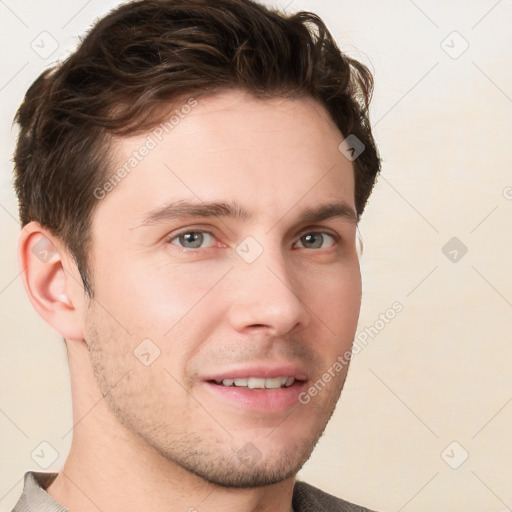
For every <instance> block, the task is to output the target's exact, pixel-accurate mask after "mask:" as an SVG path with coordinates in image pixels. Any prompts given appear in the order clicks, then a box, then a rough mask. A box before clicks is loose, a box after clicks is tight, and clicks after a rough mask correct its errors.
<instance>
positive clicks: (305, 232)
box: [166, 228, 341, 252]
mask: <svg viewBox="0 0 512 512" xmlns="http://www.w3.org/2000/svg"><path fill="white" fill-rule="evenodd" d="M188 233H206V234H208V235H210V236H211V237H212V238H216V237H215V235H214V234H213V232H212V231H209V230H207V229H190V228H188V229H186V230H183V231H179V232H178V233H173V234H172V235H170V236H169V237H167V239H166V243H169V244H171V245H176V244H172V241H173V240H174V239H176V238H179V237H180V236H181V235H186V234H188ZM311 234H314V235H318V234H321V235H328V236H330V237H331V238H333V239H334V242H335V243H334V244H333V246H334V245H337V244H339V242H340V240H341V238H340V236H339V235H338V234H336V233H333V232H331V231H325V230H321V229H319V230H317V231H312V230H309V231H303V232H302V233H301V234H300V235H299V236H298V238H297V240H298V241H299V240H300V239H301V238H302V237H303V236H305V235H311ZM176 247H178V248H179V249H183V251H194V252H198V251H204V250H206V249H210V248H211V247H200V248H197V249H194V248H190V247H182V246H180V245H176ZM331 248H332V246H331V247H326V248H325V249H331ZM301 249H307V248H306V247H301ZM313 250H317V251H319V250H322V249H321V248H319V249H313Z"/></svg>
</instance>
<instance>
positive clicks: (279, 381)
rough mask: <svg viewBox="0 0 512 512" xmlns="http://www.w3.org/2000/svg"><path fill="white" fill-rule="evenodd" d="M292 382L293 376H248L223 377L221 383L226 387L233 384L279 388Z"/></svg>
mask: <svg viewBox="0 0 512 512" xmlns="http://www.w3.org/2000/svg"><path fill="white" fill-rule="evenodd" d="M294 382H295V379H294V378H293V377H274V378H269V379H263V378H260V377H249V378H248V379H224V380H223V381H222V385H223V386H228V387H230V386H233V385H235V386H237V387H245V388H249V389H279V388H283V387H286V388H287V387H290V386H291V385H292V384H293V383H294ZM219 384H220V382H219Z"/></svg>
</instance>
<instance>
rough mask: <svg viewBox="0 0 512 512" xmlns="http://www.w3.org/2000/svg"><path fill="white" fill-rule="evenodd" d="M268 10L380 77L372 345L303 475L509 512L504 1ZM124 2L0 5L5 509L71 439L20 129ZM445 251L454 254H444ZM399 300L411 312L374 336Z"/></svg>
mask: <svg viewBox="0 0 512 512" xmlns="http://www.w3.org/2000/svg"><path fill="white" fill-rule="evenodd" d="M273 3H274V4H275V5H279V6H281V7H285V6H287V5H288V4H289V5H288V10H290V11H291V10H299V9H309V10H313V11H315V12H317V13H318V14H319V15H320V16H321V17H323V18H324V19H325V20H326V21H327V23H328V25H329V26H330V28H331V29H332V31H333V32H334V34H335V36H336V38H337V40H338V42H339V43H340V46H341V47H342V48H343V49H345V50H346V51H348V52H349V53H350V54H352V55H354V56H356V57H359V58H361V59H363V60H364V61H365V62H366V63H368V64H370V66H371V68H372V69H373V71H374V72H375V77H376V83H377V87H376V91H375V102H374V105H373V109H372V119H373V123H374V126H375V136H376V138H377V141H378V143H379V145H380V150H381V154H382V157H383V174H382V177H381V178H380V180H379V183H378V186H377V188H376V190H375V192H374V195H373V197H372V199H371V201H370V204H369V207H368V209H367V211H366V214H365V217H364V219H363V221H362V225H361V229H362V232H363V235H364V238H365V253H364V256H363V262H362V270H363V281H364V296H363V307H362V311H361V318H360V324H359V332H360V333H362V332H365V329H368V330H367V331H366V332H367V333H368V332H371V333H372V336H373V337H372V336H369V342H368V344H367V345H366V346H364V347H363V349H362V350H361V351H360V352H359V354H358V355H357V356H356V357H355V359H354V362H353V366H352V369H351V372H350V375H349V379H348V382H347V385H346V388H345V391H344V394H343V396H342V400H341V402H340V405H339V407H338V408H337V411H336V413H335V416H334V418H333V420H332V422H331V423H330V425H329V427H328V430H327V432H326V434H325V436H324V437H323V439H322V440H321V442H320V444H319V446H318V448H317V450H316V451H315V453H314V455H313V457H312V458H311V460H310V461H309V462H308V463H307V465H306V466H305V467H304V469H303V471H302V472H301V474H300V477H301V478H303V479H305V480H307V481H309V482H311V483H313V484H315V485H318V486H320V487H322V488H323V489H325V490H326V491H329V492H331V493H333V494H335V495H338V496H342V497H344V498H345V499H348V500H351V501H354V502H357V503H360V504H364V505H366V506H370V507H374V508H376V509H378V510H380V511H382V512H392V511H393V512H394V511H402V510H404V511H416V512H427V511H429V512H430V511H432V510H437V511H450V512H482V511H486V512H487V511H489V512H490V511H493V512H494V511H503V510H511V507H512V486H511V485H510V477H511V474H512V441H511V439H510V432H511V431H512V429H511V424H512V403H511V402H512V372H511V361H512V339H511V338H512V336H511V328H510V327H511V325H512V322H511V320H512V272H511V270H512V268H511V267H512V258H511V257H510V254H511V249H512V236H511V234H512V220H511V219H512V173H511V167H510V160H511V158H510V157H511V146H512V143H511V141H510V136H511V134H510V132H511V127H512V126H511V122H510V119H511V118H512V99H511V98H512V66H511V65H510V64H511V62H512V32H511V31H510V26H511V24H512V1H511V0H501V1H496V0H475V1H469V0H457V1H455V0H452V1H450V2H445V1H442V0H416V1H415V2H413V1H412V0H392V1H387V2H383V1H377V0H373V1H368V0H367V1H358V2H356V1H353V0H351V1H348V0H293V1H292V2H289V0H279V1H277V0H276V1H275V2H273ZM116 4H117V2H116V1H113V0H111V1H105V0H89V1H88V2H87V1H86V0H68V1H66V2H61V1H55V0H52V1H48V0H46V1H45V2H41V1H36V0H32V1H28V0H18V1H14V0H2V1H0V20H1V21H0V23H1V27H0V29H1V30H0V41H1V44H2V50H3V65H2V73H1V74H0V102H1V108H2V110H1V114H2V115H1V116H0V130H1V132H0V144H1V152H0V159H1V161H0V165H1V174H0V180H1V181H0V229H1V247H2V250H1V251H0V258H1V260H0V308H1V309H0V329H1V341H2V345H1V351H0V358H1V364H0V372H1V389H0V433H1V435H0V461H1V468H0V511H2V512H3V511H9V510H10V507H12V506H13V505H14V503H15V502H16V500H17V499H18V496H19V494H20V493H21V489H22V476H23V473H24V472H25V471H27V470H29V469H34V470H41V468H39V467H38V466H37V464H36V463H35V462H34V460H32V458H31V453H32V452H33V450H34V449H35V448H36V447H38V446H39V444H40V443H41V442H42V441H46V442H49V443H50V444H51V445H52V446H53V447H55V449H56V450H57V451H58V453H59V458H58V459H57V460H56V461H55V463H54V464H53V465H52V466H50V467H49V468H48V471H58V470H59V468H60V467H61V465H62V464H63V462H64V460H65V457H66V454H67V450H68V449H69V446H70V441H71V432H70V429H71V424H72V423H71V408H70V393H69V383H68V370H67V366H66V359H65V353H64V351H63V345H62V343H61V341H60V339H59V337H58V336H57V335H56V334H54V333H53V331H52V330H51V329H50V328H49V327H47V326H46V324H44V323H43V321H42V320H40V319H39V317H38V316H37V315H36V314H35V313H34V312H33V311H32V309H31V306H30V305H29V302H28V300H27V299H26V297H25V295H24V292H23V289H22V286H21V280H20V278H19V271H18V269H17V267H16V262H15V244H16V239H17V233H18V230H19V226H18V223H17V220H16V217H17V212H16V201H15V198H14V194H13V192H12V190H11V170H12V166H11V162H10V158H11V154H12V149H13V144H14V140H15V130H14V129H12V128H11V120H12V117H13V115H14V111H15V108H16V107H17V105H18V104H19V103H20V101H21V99H22V95H23V93H24V91H25V89H26V87H27V86H28V85H29V84H30V83H31V82H32V80H33V79H34V78H35V77H36V76H37V75H38V74H39V73H40V72H41V70H42V69H44V68H45V66H47V65H48V64H49V63H50V62H51V61H53V60H54V59H56V58H58V57H60V56H62V55H65V54H66V52H67V51H69V49H70V48H72V47H73V45H74V44H75V42H76V38H77V35H78V34H82V33H83V32H84V30H85V29H86V28H87V27H88V26H89V25H90V23H91V22H92V21H93V20H94V19H95V18H96V17H97V16H99V15H101V14H103V13H104V12H106V11H107V10H108V9H110V8H111V7H112V6H114V5H116ZM43 31H47V32H48V33H49V34H51V37H53V38H54V39H55V40H56V42H57V44H58V48H57V49H56V50H55V52H54V53H53V54H52V55H51V56H49V57H48V58H46V59H44V58H42V57H40V56H39V55H38V54H37V53H36V52H35V51H34V50H33V49H32V48H31V42H32V41H33V40H34V38H36V36H38V35H39V34H40V33H41V32H43ZM453 31H457V32H458V33H459V34H460V36H458V35H457V34H455V35H454V34H452V32H453ZM43 37H46V38H48V37H49V36H46V35H45V36H43ZM37 40H38V39H36V41H37ZM39 40H40V39H39ZM443 41H444V43H443ZM466 41H467V43H466ZM51 44H52V43H51V41H50V39H46V44H45V48H47V49H51V48H52V47H51ZM466 44H469V47H468V48H467V50H466V51H465V52H464V53H462V54H461V55H459V54H460V53H461V51H462V50H464V48H465V45H466ZM454 57H457V58H454ZM507 187H509V188H507ZM452 237H457V238H458V240H459V241H456V244H459V247H456V246H453V247H451V246H449V247H448V248H447V249H445V252H446V253H447V255H445V254H444V253H443V251H442V248H443V247H444V246H445V244H446V243H447V242H448V241H449V240H450V239H451V238H452ZM461 243H463V244H464V245H465V246H466V247H467V249H468V252H467V254H465V255H464V256H463V257H462V258H461V254H462V252H461V249H460V247H461V245H460V244H461ZM454 250H455V251H457V252H456V253H454V252H453V251H454ZM450 251H451V253H450ZM449 258H456V259H457V260H458V261H457V262H453V261H451V260H450V259H449ZM396 301H398V302H400V303H401V304H402V305H403V311H402V312H400V313H399V314H397V315H396V316H395V318H394V319H393V320H392V321H390V322H389V323H388V324H385V325H384V326H383V325H382V323H380V322H377V320H379V315H380V314H383V313H385V312H386V311H387V310H388V309H389V308H390V307H391V305H392V304H393V303H395V302H396ZM376 322H377V323H376ZM370 327H373V329H371V330H370V329H369V328H370ZM454 441H455V442H456V443H458V444H451V445H450V443H452V442H454ZM449 445H450V446H449ZM447 447H448V448H447ZM466 452H467V454H469V457H468V458H467V460H466V461H465V462H463V463H462V461H463V459H464V457H465V456H466ZM449 464H451V466H455V467H457V466H458V469H453V468H452V467H450V465H449ZM105 512H106V511H105Z"/></svg>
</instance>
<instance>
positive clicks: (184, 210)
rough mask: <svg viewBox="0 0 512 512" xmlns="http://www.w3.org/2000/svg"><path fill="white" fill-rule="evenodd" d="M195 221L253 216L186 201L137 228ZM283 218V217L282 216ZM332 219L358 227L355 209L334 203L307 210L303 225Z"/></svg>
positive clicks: (218, 204)
mask: <svg viewBox="0 0 512 512" xmlns="http://www.w3.org/2000/svg"><path fill="white" fill-rule="evenodd" d="M193 217H202V218H208V217H221V218H226V217H227V218H233V219H241V220H250V219H253V218H254V214H252V213H250V212H249V211H248V210H246V209H245V208H244V207H243V206H241V205H239V204H238V203H236V202H226V201H209V202H202V203H194V202H187V201H174V202H171V203H167V204H165V205H163V206H161V207H159V208H156V209H154V210H151V211H150V212H149V213H148V214H146V215H145V216H144V218H143V221H142V223H141V224H140V225H139V226H137V227H142V226H152V225H154V224H161V223H164V222H169V221H173V220H183V219H187V218H193ZM283 217H284V216H283ZM331 218H343V219H346V220H347V221H349V222H351V223H354V224H357V222H358V217H357V214H356V212H355V211H354V209H353V208H352V207H351V206H350V205H349V204H348V203H346V202H344V201H339V202H331V203H326V204H323V205H319V206H315V207H313V208H308V209H306V210H304V211H303V212H302V213H301V215H300V217H299V221H300V222H308V223H314V222H321V221H323V220H327V219H331Z"/></svg>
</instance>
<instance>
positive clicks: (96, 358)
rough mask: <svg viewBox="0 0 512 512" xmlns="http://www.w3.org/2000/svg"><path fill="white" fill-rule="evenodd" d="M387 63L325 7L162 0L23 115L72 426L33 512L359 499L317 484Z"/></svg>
mask: <svg viewBox="0 0 512 512" xmlns="http://www.w3.org/2000/svg"><path fill="white" fill-rule="evenodd" d="M371 90H372V78H371V75H370V73H369V72H368V70H367V69H366V68H365V67H364V66H363V65H362V64H360V63H358V62H356V61H354V60H351V59H349V58H348V57H347V56H345V55H343V54H342V53H341V52H340V51H339V49H338V48H337V46H336V44H335V43H334V41H333V39H332V37H331V35H330V34H329V32H328V30H327V29H326V27H325V25H324V24H323V22H322V21H321V20H320V19H319V18H318V17H316V16H315V15H313V14H311V13H304V12H302V13H298V14H295V15H292V16H286V15H284V14H282V13H279V12H277V11H271V10H269V9H267V8H265V7H264V6H262V5H260V4H258V3H255V2H252V1H248V0H216V1H208V0H146V1H136V2H132V3H127V4H124V5H122V6H120V7H119V8H117V9H116V10H114V11H113V12H111V13H110V14H109V15H108V16H106V17H105V18H103V19H102V20H100V21H99V22H98V23H97V24H96V25H95V27H94V28H93V29H92V30H91V31H90V32H89V33H88V35H87V37H85V39H84V40H83V41H82V43H81V44H80V46H79V48H78V49H77V51H76V52H75V53H74V54H73V55H71V56H70V57H69V58H68V59H67V60H66V61H65V62H64V63H62V64H61V65H59V66H58V67H56V68H55V69H51V70H48V71H46V72H44V73H43V74H42V75H41V76H40V77H39V78H38V79H37V80H36V81H35V83H34V84H33V85H32V87H31V88H30V89H29V91H28V92H27V95H26V97H25V100H24V102H23V104H22V105H21V107H20V109H19V112H18V115H17V121H18V123H19V125H20V136H19V140H18V145H17V148H16V152H15V165H16V179H15V185H16V190H17V193H18V197H19V203H20V216H21V222H22V225H23V226H24V228H23V230H22V232H21V235H20V242H19V262H20V265H21V267H22V268H24V269H25V272H24V273H23V282H24V286H25V289H26V291H27V294H28V297H29V299H30V301H31V302H32V304H33V306H34V307H35V309H36V310H37V311H38V313H39V314H40V315H41V316H42V317H43V318H44V319H45V320H46V321H47V322H48V323H49V324H50V325H51V326H52V327H53V328H54V329H55V330H56V331H57V332H58V333H59V334H60V335H61V336H62V337H63V338H64V339H65V343H66V347H67V353H68V360H69V366H70V375H71V384H72V399H73V423H74V426H73V441H72V446H71V450H70V453H69V455H68V458H67V460H66V462H65V464H64V467H63V468H62V470H61V471H60V472H59V473H37V472H28V473H27V474H26V475H25V487H24V491H23V495H22V496H21V498H20V500H19V502H18V504H17V505H16V507H15V509H14V510H15V511H36V510H37V511H40V510H45V511H62V510H71V511H73V512H92V511H97V510H101V511H104V512H107V511H108V512H117V511H121V510H122V511H123V512H132V511H133V512H135V511H137V512H138V511H140V510H154V511H164V510H165V511H179V510H184V511H195V510H198V511H201V512H203V511H204V512H208V511H218V510H223V511H235V510H236V511H238V512H239V511H247V512H249V511H253V512H255V511H261V512H264V511H273V512H289V511H290V510H294V511H295V512H303V511H323V510H325V511H340V510H342V511H347V510H353V511H356V510H357V511H363V510H367V509H364V508H362V507H359V506H356V505H352V504H350V503H347V502H345V501H343V500H341V499H338V498H335V497H333V496H330V495H328V494H326V493H324V492H322V491H320V490H319V489H315V488H314V487H312V486H309V485H307V484H305V483H302V482H296V480H295V477H296V474H297V472H298V471H299V469H300V468H301V467H302V466H303V464H304V463H305V462H306V460H307V459H308V458H309V456H310V454H311V452H312V450H313V448H314V446H315V444H316V442H317V441H318V439H319V438H320V436H321V435H322V433H323V431H324V429H325V426H326V424H327V422H328V421H329V419H330V417H331V415H332V413H333V411H334V409H335V406H336V402H337V400H338V398H339V396H340V393H341V390H342V387H343V384H344V381H345V378H346V373H347V369H348V362H349V359H350V348H351V345H352V341H353V339H354V335H355V331H356V326H357V320H358V315H359V308H360V301H361V277H360V271H359V260H358V243H357V223H358V221H359V219H360V216H361V214H362V212H363V210H364V207H365V204H366V202H367V199H368V197H369V195H370V193H371V190H372V187H373V184H374V182H375V178H376V176H377V174H378V172H379V170H380V161H379V158H378V154H377V150H376V147H375V143H374V141H373V137H372V134H371V130H370V126H369V124H368V118H367V108H368V103H369V98H370V95H371Z"/></svg>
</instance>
